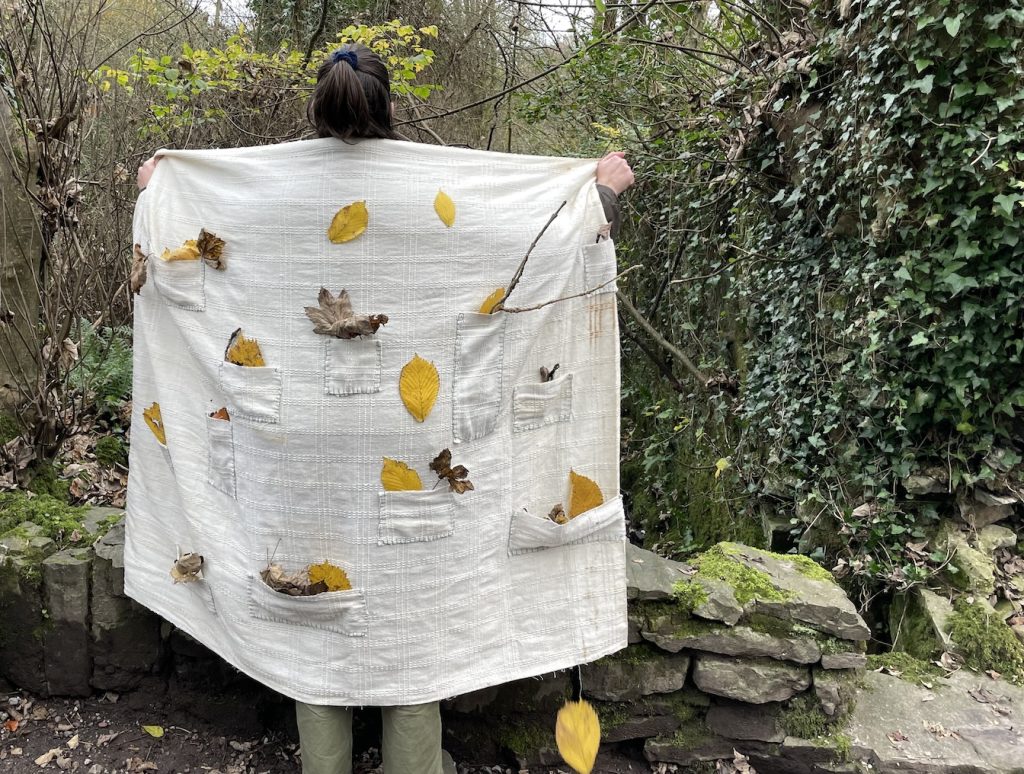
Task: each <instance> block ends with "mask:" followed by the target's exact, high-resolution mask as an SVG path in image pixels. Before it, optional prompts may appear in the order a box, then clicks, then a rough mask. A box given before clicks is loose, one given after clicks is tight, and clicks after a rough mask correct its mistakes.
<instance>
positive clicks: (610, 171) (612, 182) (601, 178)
mask: <svg viewBox="0 0 1024 774" xmlns="http://www.w3.org/2000/svg"><path fill="white" fill-rule="evenodd" d="M633 182H634V178H633V170H632V169H630V166H629V162H627V161H626V154H625V153H623V152H622V151H613V152H612V153H609V154H608V155H607V156H605V157H604V158H603V159H601V160H600V161H599V162H597V184H598V185H604V186H607V187H608V188H611V189H612V190H613V191H614V192H615V195H616V196H618V195H619V194H620V193H622V192H623V191H625V190H626V189H627V188H629V187H630V186H631V185H633Z"/></svg>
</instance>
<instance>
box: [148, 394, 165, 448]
mask: <svg viewBox="0 0 1024 774" xmlns="http://www.w3.org/2000/svg"><path fill="white" fill-rule="evenodd" d="M142 418H143V419H145V420H146V424H147V425H149V429H150V430H152V431H153V435H155V436H156V439H157V440H158V441H159V442H160V445H161V446H166V445H167V435H166V433H164V420H163V417H161V416H160V404H159V403H154V404H153V405H152V406H150V407H149V408H148V409H143V410H142Z"/></svg>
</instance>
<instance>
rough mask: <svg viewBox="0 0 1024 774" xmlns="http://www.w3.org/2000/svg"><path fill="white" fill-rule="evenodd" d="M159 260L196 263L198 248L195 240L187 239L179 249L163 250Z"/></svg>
mask: <svg viewBox="0 0 1024 774" xmlns="http://www.w3.org/2000/svg"><path fill="white" fill-rule="evenodd" d="M160 259H161V260H163V261H167V262H171V261H198V260H199V246H198V245H197V244H196V240H194V239H188V240H186V241H185V244H183V245H182V246H181V247H175V248H174V249H173V250H171V249H168V248H164V251H163V253H162V254H161V255H160Z"/></svg>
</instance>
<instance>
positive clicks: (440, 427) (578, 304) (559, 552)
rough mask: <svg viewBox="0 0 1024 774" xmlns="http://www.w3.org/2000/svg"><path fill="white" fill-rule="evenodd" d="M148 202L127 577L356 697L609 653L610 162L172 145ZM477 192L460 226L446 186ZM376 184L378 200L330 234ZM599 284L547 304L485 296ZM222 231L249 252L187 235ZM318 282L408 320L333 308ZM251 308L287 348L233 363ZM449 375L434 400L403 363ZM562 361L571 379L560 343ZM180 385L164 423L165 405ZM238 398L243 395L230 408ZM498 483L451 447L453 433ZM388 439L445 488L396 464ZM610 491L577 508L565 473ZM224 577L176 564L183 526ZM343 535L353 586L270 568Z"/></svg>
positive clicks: (351, 699)
mask: <svg viewBox="0 0 1024 774" xmlns="http://www.w3.org/2000/svg"><path fill="white" fill-rule="evenodd" d="M162 153H163V160H162V161H161V162H160V164H159V165H158V166H157V169H156V172H155V174H154V175H153V178H152V180H151V182H150V185H149V188H148V189H147V190H146V191H145V192H144V193H143V194H142V195H141V196H140V199H139V203H138V205H137V208H136V220H135V239H136V241H137V242H138V243H139V244H140V245H141V246H142V249H143V251H144V252H146V253H147V254H148V255H149V256H150V258H149V261H148V274H149V276H148V280H147V282H146V284H145V286H144V287H143V289H142V292H141V295H140V296H138V297H137V301H136V306H135V377H134V379H135V382H134V417H133V434H132V446H131V466H130V469H131V474H130V477H129V484H128V508H127V510H128V514H127V542H126V546H125V591H126V593H127V594H128V596H130V597H132V598H133V599H135V600H137V601H138V602H140V603H142V604H143V605H145V606H146V607H148V608H150V609H152V610H153V611H155V612H156V613H158V614H160V615H161V616H163V617H164V618H166V619H167V620H169V621H171V622H172V623H173V624H175V625H176V626H179V627H181V628H182V629H184V630H185V631H186V632H188V633H189V634H190V635H192V636H193V637H195V638H196V639H197V640H199V641H200V642H202V643H203V644H204V645H206V646H207V647H209V648H210V649H211V650H213V651H214V652H216V653H218V654H219V655H220V656H222V657H223V658H224V659H225V660H227V661H228V662H230V663H231V664H233V665H234V666H236V667H237V668H238V669H240V670H242V671H243V672H245V673H247V674H249V675H251V676H252V677H253V678H255V679H256V680H259V681H260V682H262V683H264V684H266V685H268V686H270V687H271V688H273V689H275V690H277V691H279V692H281V693H283V694H285V695H287V696H290V697H292V698H295V699H298V700H301V701H305V702H310V703H316V704H336V705H398V704H415V703H421V702H427V701H433V700H436V699H440V698H445V697H450V696H454V695H458V694H462V693H466V692H468V691H472V690H475V689H480V688H484V687H488V686H491V685H495V684H499V683H503V682H506V681H509V680H513V679H516V678H522V677H527V676H532V675H538V674H542V673H546V672H551V671H554V670H558V669H562V668H566V667H569V666H572V665H575V664H579V663H584V662H588V661H592V660H594V659H596V658H599V657H600V656H603V655H606V654H608V653H611V652H614V651H616V650H619V649H620V648H623V647H625V645H626V638H627V634H626V583H625V558H624V540H625V536H624V525H623V513H622V505H621V499H620V497H619V478H618V444H619V440H618V439H619V404H618V396H619V360H618V327H617V317H616V307H615V294H614V290H615V287H614V283H609V284H604V283H607V282H608V280H610V279H612V278H614V276H615V272H616V268H615V254H614V247H613V245H612V243H611V242H610V241H607V240H603V241H600V242H598V241H596V240H597V235H598V232H599V230H600V228H601V227H602V226H603V225H604V224H605V219H604V215H603V212H602V208H601V204H600V200H599V197H598V195H597V191H596V189H595V185H594V169H595V162H594V161H592V160H578V159H561V158H540V157H530V156H516V155H506V154H498V153H487V152H481V151H472V150H463V149H457V148H443V147H435V146H428V145H419V144H414V143H405V142H394V141H386V140H373V141H363V142H360V143H358V144H354V145H346V144H345V143H342V142H340V141H336V140H333V139H322V140H312V141H307V142H296V143H289V144H283V145H276V146H270V147H260V148H239V149H232V150H216V151H166V152H162ZM439 190H443V191H444V192H445V193H447V194H448V195H449V196H450V197H451V199H452V200H453V201H454V203H455V207H456V218H455V222H454V224H453V225H452V226H451V227H448V226H446V225H445V223H443V222H442V221H441V219H440V218H439V217H438V215H437V214H436V213H435V210H434V199H435V196H436V194H437V192H438V191H439ZM355 201H365V202H366V207H367V210H368V212H369V223H368V227H367V229H366V231H365V233H363V234H362V235H361V236H360V237H358V238H356V239H354V240H353V241H350V242H346V243H343V244H335V243H332V242H331V241H330V240H329V239H328V237H327V229H328V225H329V224H330V223H331V219H332V217H333V216H334V214H335V213H336V212H337V211H338V210H339V208H341V207H343V206H345V205H348V204H351V203H352V202H355ZM563 201H564V202H566V204H565V206H564V208H563V209H562V211H561V213H560V214H559V215H558V217H557V218H555V220H554V221H553V222H552V223H551V225H550V227H549V228H548V229H547V231H546V233H544V235H543V236H542V237H541V239H540V240H539V241H538V243H537V245H536V247H535V248H534V250H533V252H532V254H531V256H530V258H529V261H528V262H527V264H526V267H525V270H524V272H523V275H522V280H521V281H520V282H519V284H518V286H517V287H516V289H515V291H514V292H513V293H512V294H511V296H510V298H509V300H508V302H507V304H506V306H510V307H527V306H533V305H538V304H543V303H544V302H547V301H552V300H554V299H560V298H564V297H566V296H572V295H573V294H581V293H583V292H584V291H587V290H589V289H592V288H595V287H597V286H600V285H603V287H602V288H601V289H600V291H598V292H594V293H590V294H587V295H583V296H581V297H578V298H574V299H570V300H564V301H560V302H558V303H553V304H550V305H546V306H543V307H542V308H540V309H538V310H535V311H527V312H520V313H515V312H501V313H496V314H490V315H483V314H479V313H478V311H477V310H478V309H479V308H480V305H481V303H482V302H483V301H484V299H485V298H487V296H488V295H489V294H491V293H492V292H493V291H494V290H495V289H496V288H498V287H502V286H506V287H507V286H508V285H509V282H510V280H511V278H512V276H513V274H514V273H515V271H516V267H517V266H518V265H519V263H520V261H521V260H522V258H523V256H524V255H525V254H526V252H527V249H528V248H529V246H530V243H531V242H532V241H533V240H534V238H535V237H536V236H537V234H538V233H539V232H540V230H541V229H542V227H543V226H544V224H545V222H546V221H547V220H548V219H549V217H550V216H551V215H552V213H554V212H555V210H556V209H557V208H558V206H559V204H560V203H561V202H563ZM201 229H206V230H208V231H210V232H212V233H214V234H216V235H217V236H218V237H220V238H222V239H224V240H225V249H224V257H225V262H226V269H225V270H223V271H218V270H215V269H214V268H212V267H210V266H207V265H206V264H205V263H204V262H203V261H181V262H166V261H162V260H161V259H160V255H161V254H162V253H163V251H164V249H165V248H172V249H173V248H176V247H180V246H181V245H182V244H183V243H184V242H185V240H188V239H195V238H196V237H197V236H198V234H199V232H200V230H201ZM321 287H326V288H327V289H329V290H330V291H331V292H332V293H335V294H336V293H338V292H339V291H340V290H341V289H342V288H344V289H347V290H348V292H349V294H350V296H351V299H352V302H353V306H354V309H355V311H356V312H357V313H374V314H379V313H383V314H386V315H388V317H389V322H388V323H387V324H386V325H385V326H383V327H382V328H380V330H379V331H378V332H377V334H376V335H375V336H373V337H364V338H361V339H354V340H351V341H343V340H339V339H333V338H329V337H327V336H323V335H318V334H316V333H314V332H313V324H312V323H311V322H310V321H309V319H307V317H306V315H305V314H304V312H303V308H304V307H306V306H316V301H317V294H318V292H319V290H320V288H321ZM238 328H242V330H243V332H244V333H245V335H246V336H249V337H252V338H255V339H257V340H258V342H259V345H260V348H261V350H262V353H263V356H264V359H265V361H266V366H265V367H263V368H245V367H242V366H236V365H234V364H232V363H227V362H225V360H224V357H225V349H226V347H227V344H228V340H229V338H230V336H231V334H232V332H233V331H235V330H236V329H238ZM414 355H418V356H420V357H421V358H423V359H425V360H428V361H431V362H432V363H433V364H434V365H435V366H436V368H437V371H438V373H439V375H440V393H439V395H438V398H437V402H436V404H435V405H434V407H433V410H432V412H431V413H430V414H429V415H428V416H427V418H426V420H425V421H423V422H418V421H416V420H415V419H414V418H413V416H412V415H411V414H410V412H409V411H408V410H407V409H406V407H405V405H404V404H403V402H402V400H401V397H400V394H399V387H398V385H399V373H400V371H401V369H402V367H403V366H404V365H405V364H406V363H407V362H408V361H409V360H410V359H412V358H413V356H414ZM556 363H557V364H558V366H559V367H558V370H557V371H556V376H555V379H554V380H553V381H549V382H542V381H541V377H540V375H539V370H540V368H541V366H545V367H547V368H549V369H550V368H552V367H553V366H554V365H555V364H556ZM154 402H155V403H158V404H159V406H160V410H161V414H162V418H163V423H164V428H165V433H166V446H162V445H161V444H160V443H159V442H158V440H157V437H156V435H155V434H154V433H152V432H150V430H149V429H148V428H147V426H146V423H145V422H144V420H143V416H142V412H143V410H144V409H146V408H147V407H149V406H150V405H151V404H153V403H154ZM222 406H223V407H226V408H227V409H228V411H229V413H230V417H231V419H230V421H223V420H218V419H213V418H211V417H210V414H211V412H214V411H216V410H217V409H219V408H221V407H222ZM446 447H447V448H450V449H451V452H452V457H453V462H454V463H455V464H459V465H464V466H466V467H467V468H468V469H469V478H470V480H471V481H472V482H473V484H474V485H475V489H474V490H473V491H470V492H466V493H464V494H455V493H453V492H451V491H450V489H449V487H448V485H447V482H444V481H442V482H440V483H439V485H438V486H436V487H434V488H431V487H432V486H433V484H434V482H435V481H437V476H436V475H434V474H433V473H431V471H430V470H429V468H428V465H429V463H430V461H431V460H432V459H433V458H434V457H435V455H437V454H438V453H439V452H440V451H441V450H442V449H444V448H446ZM384 457H388V458H392V459H396V460H401V461H402V462H405V463H407V464H408V465H409V466H410V467H412V468H414V469H415V470H416V471H417V472H418V473H419V474H420V477H421V478H422V480H423V483H424V490H423V491H413V492H384V491H383V487H382V484H381V478H380V473H381V467H382V461H383V458H384ZM570 469H571V470H575V471H576V472H578V473H580V474H583V475H585V476H587V477H589V478H591V479H593V480H594V481H596V482H597V483H598V484H599V486H600V487H601V490H602V492H603V494H604V498H605V499H604V504H603V505H601V506H599V507H596V508H593V509H591V510H588V511H586V512H584V513H582V514H581V515H579V516H577V517H576V518H575V519H574V520H572V521H570V522H569V523H568V524H566V525H561V526H560V525H557V524H555V523H554V522H553V521H549V520H547V519H546V518H545V516H546V515H547V514H548V512H549V511H550V510H551V508H552V506H553V505H555V504H556V503H563V504H564V505H565V507H566V509H567V510H568V506H569V502H568V496H569V492H568V490H569V472H570ZM179 552H181V553H187V552H195V553H199V554H201V555H202V556H203V557H204V558H205V563H204V569H203V580H201V581H198V582H194V583H174V582H172V579H171V576H170V574H169V571H170V569H171V566H172V564H173V563H174V561H175V558H176V557H177V555H178V553H179ZM271 559H272V560H273V562H275V563H277V564H280V565H282V566H283V567H284V569H285V570H286V571H289V572H290V571H295V570H301V569H302V568H303V567H305V566H307V565H309V564H311V563H319V562H324V561H329V562H332V563H333V564H335V565H338V566H339V567H341V568H343V569H344V570H345V571H346V573H347V574H348V577H349V578H350V579H351V582H352V586H353V588H352V589H351V590H350V591H333V592H325V593H321V594H317V595H314V596H307V597H291V596H288V595H286V594H282V593H280V592H278V591H275V590H273V589H271V588H270V587H269V586H267V585H266V584H265V583H264V582H263V581H262V580H261V577H260V571H261V570H262V569H264V568H266V567H267V565H268V562H269V561H270V560H271Z"/></svg>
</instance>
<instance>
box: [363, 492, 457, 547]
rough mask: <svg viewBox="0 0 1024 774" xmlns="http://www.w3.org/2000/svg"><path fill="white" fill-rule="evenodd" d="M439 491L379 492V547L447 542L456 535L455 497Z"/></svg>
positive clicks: (449, 493) (450, 493)
mask: <svg viewBox="0 0 1024 774" xmlns="http://www.w3.org/2000/svg"><path fill="white" fill-rule="evenodd" d="M442 487H445V484H444V483H442V484H441V485H440V486H439V488H437V489H425V490H419V491H408V492H380V518H379V522H378V526H377V543H378V544H379V545H391V544H394V543H419V542H425V541H428V540H439V539H441V538H446V537H448V536H449V535H451V534H452V533H453V532H454V531H455V500H454V495H453V494H452V492H451V491H450V490H449V489H448V488H446V487H445V488H442Z"/></svg>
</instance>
